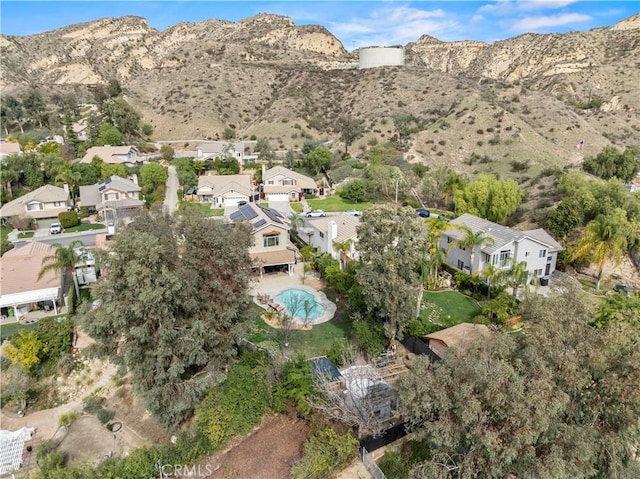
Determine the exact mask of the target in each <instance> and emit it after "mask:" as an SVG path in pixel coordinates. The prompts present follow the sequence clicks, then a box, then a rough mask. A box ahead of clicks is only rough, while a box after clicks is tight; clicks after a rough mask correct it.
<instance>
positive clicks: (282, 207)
mask: <svg viewBox="0 0 640 479" xmlns="http://www.w3.org/2000/svg"><path fill="white" fill-rule="evenodd" d="M269 208H273V209H274V210H278V211H279V212H280V213H282V214H284V215H285V216H286V217H287V218H288V217H289V216H291V215H292V214H293V210H292V209H291V206H290V205H289V202H288V201H269Z"/></svg>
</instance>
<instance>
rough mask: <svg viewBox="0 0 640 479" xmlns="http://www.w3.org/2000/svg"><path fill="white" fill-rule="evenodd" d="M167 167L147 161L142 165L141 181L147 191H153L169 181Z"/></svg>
mask: <svg viewBox="0 0 640 479" xmlns="http://www.w3.org/2000/svg"><path fill="white" fill-rule="evenodd" d="M168 177H169V174H168V173H167V169H166V168H165V167H163V166H162V165H161V164H159V163H147V164H145V165H142V166H141V167H140V183H141V185H142V188H143V190H144V192H145V193H151V192H152V191H153V190H155V189H156V188H157V187H158V186H160V185H164V184H165V183H166V182H167V178H168Z"/></svg>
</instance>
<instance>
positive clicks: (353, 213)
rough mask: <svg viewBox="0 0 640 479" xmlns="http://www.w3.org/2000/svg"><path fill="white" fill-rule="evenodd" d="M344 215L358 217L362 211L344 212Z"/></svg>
mask: <svg viewBox="0 0 640 479" xmlns="http://www.w3.org/2000/svg"><path fill="white" fill-rule="evenodd" d="M345 213H346V214H348V215H353V216H360V215H361V214H362V211H360V210H356V209H351V210H347V211H345Z"/></svg>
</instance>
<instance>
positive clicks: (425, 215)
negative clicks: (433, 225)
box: [416, 208, 431, 218]
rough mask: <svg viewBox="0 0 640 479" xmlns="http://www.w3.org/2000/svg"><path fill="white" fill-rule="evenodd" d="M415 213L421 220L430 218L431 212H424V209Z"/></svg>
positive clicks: (419, 209)
mask: <svg viewBox="0 0 640 479" xmlns="http://www.w3.org/2000/svg"><path fill="white" fill-rule="evenodd" d="M416 213H418V216H420V217H421V218H428V217H429V216H431V212H430V211H429V210H425V209H424V208H418V209H417V210H416Z"/></svg>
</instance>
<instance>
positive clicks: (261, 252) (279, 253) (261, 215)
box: [229, 203, 296, 275]
mask: <svg viewBox="0 0 640 479" xmlns="http://www.w3.org/2000/svg"><path fill="white" fill-rule="evenodd" d="M229 219H230V220H231V221H234V222H240V221H248V222H250V224H251V226H252V228H253V236H254V243H253V246H252V247H251V248H249V255H250V256H251V258H252V260H253V262H254V266H255V267H256V268H259V269H260V272H262V271H265V270H278V269H281V270H284V271H286V272H287V273H288V274H289V275H292V274H293V266H294V264H295V263H296V248H295V247H294V246H293V245H292V244H291V242H290V241H289V230H290V229H291V225H290V224H289V220H288V219H287V218H286V217H285V216H284V215H283V214H282V213H280V212H279V211H277V210H274V209H273V208H265V207H263V206H259V205H257V204H255V203H247V204H246V205H243V206H241V207H240V208H238V211H235V212H233V213H232V214H231V215H230V217H229Z"/></svg>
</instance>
